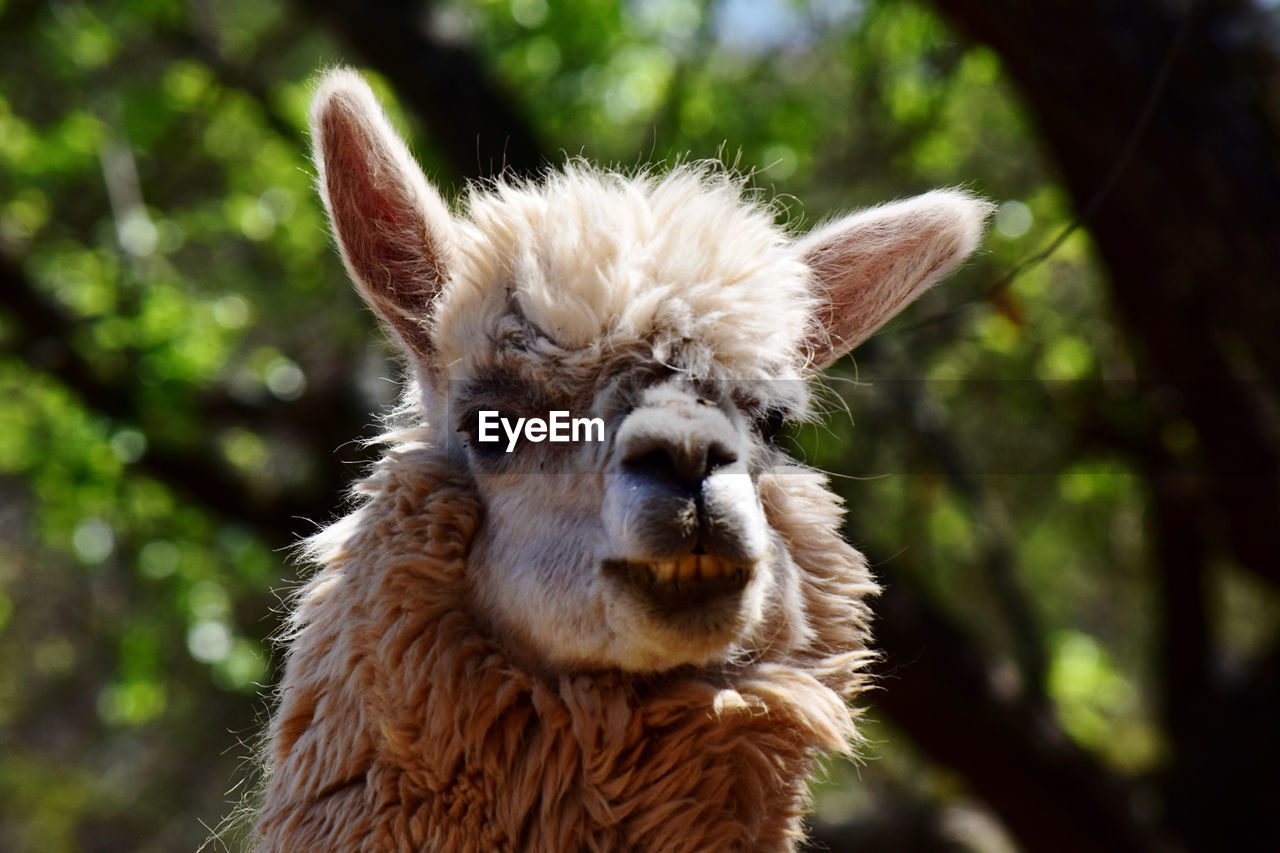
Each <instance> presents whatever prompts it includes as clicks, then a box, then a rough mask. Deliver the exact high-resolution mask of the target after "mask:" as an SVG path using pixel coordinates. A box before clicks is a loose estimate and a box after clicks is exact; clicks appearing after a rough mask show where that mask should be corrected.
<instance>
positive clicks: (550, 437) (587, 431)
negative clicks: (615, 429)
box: [476, 409, 604, 453]
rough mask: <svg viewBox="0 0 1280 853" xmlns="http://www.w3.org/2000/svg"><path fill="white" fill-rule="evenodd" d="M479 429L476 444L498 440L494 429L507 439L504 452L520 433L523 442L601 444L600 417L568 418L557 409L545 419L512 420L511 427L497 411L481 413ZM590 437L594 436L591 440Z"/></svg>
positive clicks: (509, 450)
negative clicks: (585, 442)
mask: <svg viewBox="0 0 1280 853" xmlns="http://www.w3.org/2000/svg"><path fill="white" fill-rule="evenodd" d="M479 415H480V423H479V429H478V430H477V431H476V439H477V440H478V441H484V442H493V441H501V440H502V437H501V436H500V435H498V427H499V426H501V427H502V431H503V432H504V433H506V436H507V452H508V453H510V452H511V451H513V450H515V449H516V442H517V441H519V440H520V435H521V432H522V431H523V434H524V439H525V441H532V442H535V443H537V442H539V441H556V442H562V441H604V419H603V418H571V417H569V413H568V412H567V411H563V410H557V411H553V412H549V413H548V415H549V416H548V419H547V420H543V419H542V418H516V420H515V424H514V425H513V424H512V423H511V421H510V420H508V419H507V418H504V417H502V413H501V412H496V411H485V410H483V409H482V410H481V411H480V413H479ZM593 435H594V437H593Z"/></svg>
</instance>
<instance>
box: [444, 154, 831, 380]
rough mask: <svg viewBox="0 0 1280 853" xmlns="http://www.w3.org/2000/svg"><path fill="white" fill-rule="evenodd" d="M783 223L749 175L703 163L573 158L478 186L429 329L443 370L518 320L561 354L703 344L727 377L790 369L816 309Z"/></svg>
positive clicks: (455, 370) (471, 359)
mask: <svg viewBox="0 0 1280 853" xmlns="http://www.w3.org/2000/svg"><path fill="white" fill-rule="evenodd" d="M774 219H775V211H774V210H773V209H772V208H771V207H769V206H768V205H766V204H763V203H761V202H760V201H758V200H756V199H754V198H752V197H751V194H750V192H749V191H748V190H747V189H746V188H745V180H744V179H742V178H741V177H739V176H736V175H733V174H731V173H727V172H725V171H724V170H723V168H722V167H721V168H716V167H714V166H712V165H705V164H696V165H682V166H677V167H676V168H674V169H672V170H671V171H670V172H668V173H666V174H664V175H661V176H655V175H653V174H650V173H640V174H636V175H627V174H623V173H620V172H616V171H604V170H599V169H595V168H593V167H591V166H589V165H587V164H585V163H582V162H571V163H570V164H569V165H568V166H567V167H566V168H564V169H563V170H559V171H556V172H554V173H552V174H550V175H549V176H548V177H546V178H545V179H544V180H542V181H539V182H536V183H535V182H517V181H512V180H504V181H499V182H496V183H494V184H492V185H489V186H487V187H473V188H472V189H471V191H470V193H469V194H468V197H467V200H466V210H465V214H464V216H463V217H461V220H460V222H459V223H458V224H459V227H458V229H457V230H456V232H455V233H456V235H457V236H456V240H457V244H456V245H455V246H454V249H455V251H454V253H453V263H452V265H451V266H452V268H451V270H450V282H449V284H448V285H447V287H446V288H445V292H444V294H443V295H442V297H441V300H440V303H439V305H438V307H437V309H436V314H435V317H434V323H433V325H434V328H435V335H436V339H437V342H438V344H439V347H440V351H441V355H442V356H443V358H444V364H445V365H446V369H447V371H448V373H449V375H450V377H451V378H464V377H466V376H467V375H469V374H472V373H474V371H475V370H477V369H478V368H480V367H481V366H482V365H481V364H480V363H479V362H480V360H482V359H483V358H484V357H485V355H486V353H485V350H486V347H484V346H480V347H477V346H476V344H477V342H481V341H486V342H494V341H497V340H498V339H499V338H501V336H502V330H503V325H504V324H508V325H509V324H510V323H511V322H512V318H513V317H517V318H519V322H521V323H524V324H528V325H530V326H532V328H533V330H534V332H535V333H536V334H537V335H538V336H539V337H540V338H541V339H542V340H541V345H542V346H547V347H552V348H555V349H557V350H559V351H560V352H561V353H566V354H572V353H574V352H582V353H583V354H584V355H587V353H588V351H591V352H593V353H594V352H598V351H599V350H601V349H602V348H603V349H611V350H617V349H620V348H623V347H627V348H631V347H634V346H635V345H636V344H637V343H647V344H651V345H654V346H655V347H657V348H658V349H659V350H662V349H669V348H670V347H671V346H672V345H673V344H675V345H677V346H678V345H679V342H682V341H696V342H699V343H700V344H702V345H704V346H705V347H706V349H707V350H708V351H709V352H710V353H713V354H714V360H715V362H716V365H715V367H716V372H717V373H720V375H721V376H724V377H728V378H736V379H758V378H772V377H778V376H785V375H789V374H790V373H791V371H792V369H793V368H794V366H795V365H797V364H799V363H801V362H802V361H803V359H802V356H801V353H800V346H801V343H802V341H803V340H804V337H805V333H806V330H807V326H808V323H809V318H810V317H811V316H812V315H813V309H814V305H813V299H812V297H811V295H810V292H811V287H810V284H809V277H810V272H809V270H808V268H807V267H806V266H805V265H804V264H803V263H802V262H801V261H800V259H799V257H798V256H797V254H796V252H795V251H794V249H793V248H792V246H791V241H790V240H789V239H788V238H787V236H786V235H785V234H784V232H783V231H782V230H781V229H780V228H779V227H778V226H777V225H776V224H775V222H774ZM591 357H592V358H594V357H595V356H594V355H592V356H591Z"/></svg>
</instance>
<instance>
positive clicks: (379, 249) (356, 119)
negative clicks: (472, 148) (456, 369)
mask: <svg viewBox="0 0 1280 853" xmlns="http://www.w3.org/2000/svg"><path fill="white" fill-rule="evenodd" d="M311 140H312V143H311V144H312V149H313V155H314V158H315V163H316V168H317V170H318V177H319V186H320V195H321V196H322V197H323V199H324V206H325V210H326V211H328V213H329V221H330V223H331V225H332V227H333V232H334V235H335V236H336V237H337V238H338V245H339V246H340V247H341V249H342V260H343V261H344V262H345V263H346V267H347V272H349V273H350V274H351V279H352V281H354V282H355V284H356V287H357V288H358V289H359V291H360V295H361V296H363V297H364V299H365V301H366V302H368V303H369V305H370V307H372V308H373V310H374V311H376V312H377V314H378V316H380V317H381V318H382V319H383V321H385V322H386V324H387V326H388V327H389V328H390V329H391V332H392V334H393V335H394V336H395V338H396V339H397V342H398V343H400V344H401V345H402V346H403V347H404V348H405V349H406V350H407V351H408V353H410V354H411V355H413V356H416V357H417V359H418V360H419V361H420V362H421V366H422V367H425V368H427V370H428V371H430V370H431V369H432V367H433V362H434V356H435V345H434V343H433V342H432V338H431V326H430V322H429V321H430V315H431V303H432V301H433V300H434V299H435V297H436V296H437V295H438V294H439V293H440V288H441V286H442V285H443V283H444V281H445V278H446V275H447V266H448V259H449V251H450V247H449V241H450V233H451V231H452V220H451V219H450V217H449V211H448V208H446V207H445V204H444V202H443V201H442V200H441V198H440V194H439V193H437V192H436V191H435V190H434V189H433V188H432V187H431V185H430V184H428V183H427V179H426V178H425V177H424V176H423V174H422V169H421V168H419V166H418V164H417V163H416V162H415V161H414V159H413V156H412V155H411V154H410V153H409V149H408V147H407V146H406V145H405V144H404V141H403V140H402V139H401V138H400V136H399V135H398V134H397V133H396V132H395V131H394V130H393V129H392V128H391V123H390V122H389V121H388V120H387V117H386V115H385V114H384V113H383V111H382V108H381V107H380V106H379V105H378V101H377V99H376V98H375V97H374V94H373V92H372V90H370V88H369V86H368V84H367V83H365V82H364V80H363V79H362V78H361V77H360V75H358V74H356V73H355V72H354V71H351V70H348V69H345V68H339V69H335V70H333V71H330V72H328V73H326V74H325V75H324V77H323V78H322V79H321V81H320V85H319V88H318V90H317V92H316V96H315V100H314V101H313V102H312V104H311Z"/></svg>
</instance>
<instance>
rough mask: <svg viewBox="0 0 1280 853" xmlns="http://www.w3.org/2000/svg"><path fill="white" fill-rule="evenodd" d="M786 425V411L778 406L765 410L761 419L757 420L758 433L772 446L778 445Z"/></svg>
mask: <svg viewBox="0 0 1280 853" xmlns="http://www.w3.org/2000/svg"><path fill="white" fill-rule="evenodd" d="M786 423H787V413H786V411H785V410H783V409H780V408H778V407H776V406H771V407H770V408H768V409H766V410H765V413H764V414H763V415H762V416H761V417H758V418H756V421H755V428H756V432H758V433H760V437H761V438H763V439H764V440H765V441H767V442H769V443H770V444H776V443H777V439H778V437H779V436H780V435H781V434H782V428H783V427H784V426H786Z"/></svg>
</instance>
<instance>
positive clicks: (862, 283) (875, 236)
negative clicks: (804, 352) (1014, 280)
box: [797, 190, 992, 371]
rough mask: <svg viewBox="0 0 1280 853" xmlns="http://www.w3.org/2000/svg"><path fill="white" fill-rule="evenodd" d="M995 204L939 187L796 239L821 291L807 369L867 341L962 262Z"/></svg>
mask: <svg viewBox="0 0 1280 853" xmlns="http://www.w3.org/2000/svg"><path fill="white" fill-rule="evenodd" d="M991 210H992V205H991V204H989V203H988V202H986V201H984V200H982V199H980V198H977V197H975V196H973V195H970V194H969V193H967V192H964V191H962V190H934V191H933V192H928V193H925V194H924V195H920V196H916V197H915V198H910V199H907V200H905V201H897V202H893V203H892V204H884V205H880V206H879V207H873V208H871V209H870V210H864V211H861V212H859V213H854V214H851V215H849V216H846V217H844V218H843V219H838V220H836V221H835V222H832V223H830V224H828V225H825V226H822V227H820V228H817V229H816V230H815V231H814V232H813V233H811V234H809V235H807V236H805V237H803V238H801V239H800V240H799V241H798V243H797V248H798V249H799V251H800V254H801V257H803V258H804V261H805V263H806V264H808V265H809V269H810V270H812V271H813V277H814V285H815V289H816V294H815V295H817V296H818V298H819V303H820V304H819V308H818V312H817V316H815V317H814V323H813V327H812V334H811V335H810V337H809V340H808V342H807V343H808V347H807V349H808V357H809V360H808V365H807V366H808V368H809V369H810V370H814V371H816V370H821V369H823V368H824V367H826V366H828V365H829V364H831V363H832V362H834V361H835V360H836V359H838V358H840V356H842V355H844V354H845V353H847V352H849V351H850V350H852V349H853V348H854V347H856V346H857V345H858V344H860V343H862V342H863V341H864V340H866V339H867V338H868V337H870V336H871V334H872V332H874V331H875V330H876V329H878V328H880V327H881V326H882V325H884V324H885V323H887V322H888V321H889V320H890V319H891V318H892V317H893V316H894V315H895V314H897V313H898V312H899V311H901V310H902V309H903V308H905V307H907V305H909V304H911V301H912V300H913V299H915V298H916V297H917V296H919V295H920V294H921V293H924V291H926V290H927V289H928V288H929V286H930V285H932V284H933V283H934V282H936V281H938V279H940V278H942V277H943V276H944V275H946V274H947V273H948V272H950V271H951V270H952V269H953V268H954V267H955V266H956V265H957V264H959V263H960V262H961V261H963V260H964V259H965V258H966V257H967V256H968V255H969V254H970V253H971V252H972V251H973V250H974V249H976V248H977V247H978V243H979V242H980V241H981V239H982V232H983V231H984V230H985V228H986V220H987V216H988V215H989V214H990V213H991Z"/></svg>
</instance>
